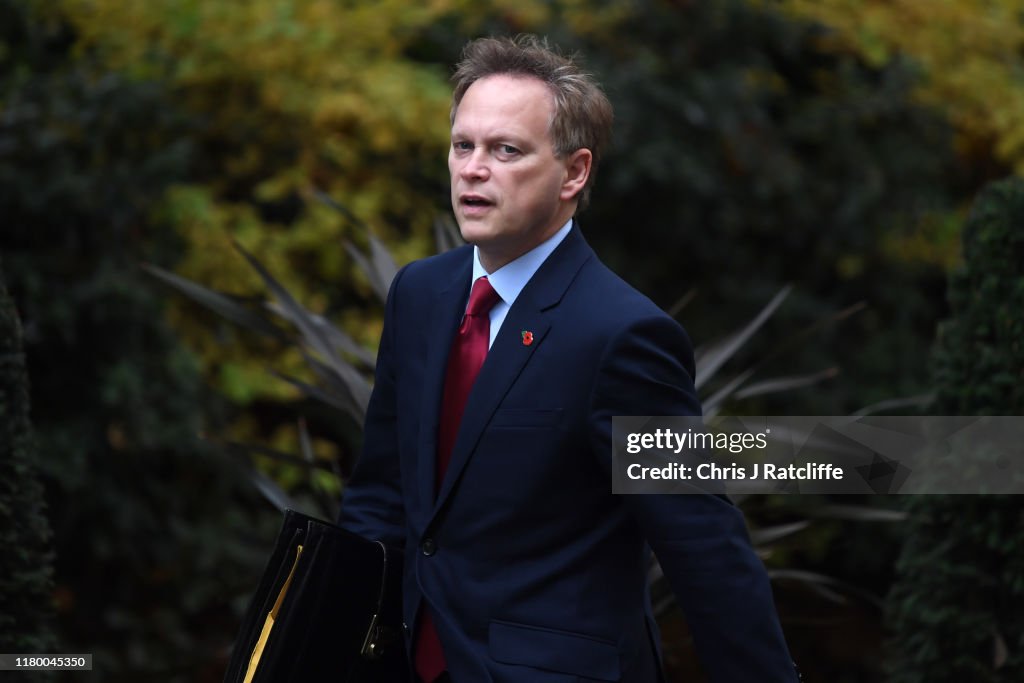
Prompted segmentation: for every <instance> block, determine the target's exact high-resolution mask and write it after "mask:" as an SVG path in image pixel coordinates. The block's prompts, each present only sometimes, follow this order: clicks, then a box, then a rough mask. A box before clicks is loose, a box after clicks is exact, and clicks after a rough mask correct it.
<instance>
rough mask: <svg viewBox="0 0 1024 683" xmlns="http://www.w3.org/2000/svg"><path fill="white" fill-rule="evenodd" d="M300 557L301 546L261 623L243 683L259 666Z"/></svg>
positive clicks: (254, 673) (248, 679)
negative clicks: (268, 611)
mask: <svg viewBox="0 0 1024 683" xmlns="http://www.w3.org/2000/svg"><path fill="white" fill-rule="evenodd" d="M301 556H302V546H301V545H300V546H298V548H297V549H296V551H295V561H294V562H292V568H291V571H289V572H288V578H287V579H285V580H284V585H283V586H281V592H279V593H278V594H277V600H275V601H274V606H273V607H272V608H271V609H270V613H269V614H267V619H266V621H264V622H263V630H262V631H261V632H260V637H259V639H258V640H257V641H256V647H254V648H253V649H252V655H250V656H249V668H248V669H246V670H245V681H244V683H252V677H253V676H255V675H256V669H257V667H258V666H259V664H260V657H262V656H263V648H265V647H266V646H267V639H268V638H270V629H272V628H274V620H276V619H277V613H278V611H279V610H280V609H281V603H282V602H284V596H285V594H286V593H287V592H288V586H290V585H291V583H292V577H293V576H295V568H296V567H298V566H299V558H300V557H301Z"/></svg>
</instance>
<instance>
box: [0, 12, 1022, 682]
mask: <svg viewBox="0 0 1024 683" xmlns="http://www.w3.org/2000/svg"><path fill="white" fill-rule="evenodd" d="M519 32H534V33H539V34H542V35H546V36H548V37H549V40H550V41H551V42H552V43H553V44H556V45H558V46H560V47H561V48H562V49H563V50H564V51H566V52H576V51H578V52H579V53H580V55H581V57H582V61H583V62H584V64H585V65H586V67H587V68H588V70H590V71H592V72H593V73H595V74H596V75H597V77H598V79H599V80H600V81H601V82H602V83H603V84H604V86H605V88H606V90H607V92H608V95H609V97H610V98H611V100H612V102H613V104H614V106H615V112H616V127H615V136H614V141H613V145H612V149H611V150H610V152H609V153H608V154H607V156H606V158H605V160H604V162H603V164H602V167H601V169H600V170H599V173H598V180H597V186H596V188H595V193H594V199H593V203H592V206H591V208H590V209H588V210H587V211H586V212H584V213H583V214H582V215H581V216H580V220H581V224H582V226H583V229H584V233H585V235H586V236H587V239H588V240H589V241H590V243H591V244H592V246H594V247H595V249H596V250H597V252H598V253H599V255H600V256H601V257H602V258H603V260H604V261H605V262H606V263H608V265H610V266H611V267H612V268H613V269H614V270H616V271H617V272H618V273H619V274H621V275H622V276H623V277H624V278H625V279H626V280H628V281H629V282H630V283H632V284H633V285H634V286H636V287H637V288H638V289H640V290H641V291H643V292H644V293H646V294H647V295H648V296H650V297H651V298H652V299H653V300H654V301H655V302H656V303H658V304H659V305H661V306H662V307H663V308H665V309H666V310H668V311H669V312H670V313H672V314H673V315H675V316H676V317H677V318H678V319H679V320H680V321H681V322H682V323H683V324H684V325H685V326H686V327H687V329H688V331H689V332H690V335H691V337H692V338H693V339H694V340H695V341H696V342H697V344H698V346H699V347H700V349H699V356H700V358H699V361H700V365H699V367H700V369H699V371H698V381H699V382H700V391H701V394H702V396H703V397H704V399H705V408H706V410H708V411H709V412H723V413H733V414H749V415H845V414H850V413H854V412H858V411H860V412H869V413H888V414H921V413H931V414H937V415H945V414H1009V415H1014V414H1022V412H1024V410H1022V409H1024V389H1022V388H1021V387H1024V349H1022V344H1021V340H1022V339H1024V322H1022V316H1021V311H1022V310H1024V273H1022V268H1021V264H1022V263H1024V189H1022V187H1021V181H1019V180H1018V176H1019V175H1020V174H1022V173H1024V0H942V1H940V0H934V1H928V2H925V1H922V0H819V1H816V2H808V1H805V0H774V1H772V0H707V1H703V2H698V1H695V0H631V1H625V0H490V1H487V2H481V1H479V0H478V1H473V2H471V1H469V0H421V1H419V2H413V1H412V0H379V1H377V2H370V1H360V0H350V1H345V0H246V1H245V2H237V1H236V0H205V1H204V2H197V1H194V0H149V1H147V2H135V3H125V2H118V1H117V0H0V281H2V282H3V283H5V289H3V290H0V345H2V348H0V652H9V653H14V652H62V653H82V652H88V653H93V654H94V656H95V659H94V671H93V672H92V673H91V674H65V675H63V676H60V677H54V678H53V679H50V680H68V681H74V680H83V679H84V678H85V677H86V676H89V677H90V678H91V680H97V681H111V682H115V683H120V682H122V681H168V682H178V681H198V682H206V681H219V680H220V679H221V676H222V675H223V669H224V666H225V665H226V662H227V657H228V655H229V652H230V647H231V644H232V641H233V638H234V636H235V631H236V629H237V628H238V625H239V621H240V618H241V614H242V611H243V609H244V607H245V605H246V602H247V600H248V597H249V595H250V593H251V592H252V591H253V590H254V589H255V586H256V583H257V581H258V579H259V576H260V573H261V572H262V569H263V565H264V563H265V561H266V560H267V556H268V553H269V550H270V547H271V543H272V540H273V538H274V537H275V535H276V532H277V528H278V525H279V524H280V521H281V516H280V512H279V510H280V508H281V507H283V506H293V507H297V508H299V509H302V510H304V511H306V512H310V513H312V514H317V515H319V516H321V517H325V518H331V517H333V516H334V515H335V514H336V511H337V500H338V497H339V495H340V492H341V490H342V487H343V482H344V478H345V476H346V475H347V473H348V472H350V471H351V467H352V464H353V461H354V458H355V455H356V454H357V453H358V449H359V447H360V444H361V423H360V417H361V414H362V412H361V411H362V410H363V409H364V407H365V398H366V395H367V392H368V387H369V384H368V382H369V380H370V377H371V374H370V372H371V371H370V368H372V361H373V353H374V350H375V347H376V344H377V340H378V336H379V333H380V328H381V321H382V304H381V297H382V295H383V293H384V292H386V287H387V283H388V281H389V278H390V275H391V274H392V273H393V272H394V268H395V266H396V264H397V265H401V264H404V263H406V262H408V261H410V260H412V259H415V258H420V257H423V256H427V255H429V254H431V253H434V252H435V251H437V250H438V249H443V248H446V247H448V246H450V245H451V243H452V242H451V240H452V226H453V222H452V220H451V218H450V205H449V199H448V174H447V167H446V154H447V147H448V107H449V97H450V87H449V84H448V77H449V75H450V73H451V66H452V64H453V63H454V62H455V61H456V60H457V58H458V54H459V51H460V49H461V47H462V45H463V44H464V43H465V42H466V41H467V40H468V39H470V38H473V37H477V36H481V35H488V34H515V33H519ZM740 504H741V506H742V508H743V510H744V512H745V514H746V515H747V518H748V521H749V524H750V527H751V530H752V534H753V537H754V541H755V544H756V545H757V548H758V550H759V552H760V553H761V555H762V556H763V557H764V559H765V562H766V564H767V566H768V567H769V570H770V571H771V573H772V576H773V579H774V585H775V589H776V597H777V600H778V603H779V608H780V613H781V616H782V620H783V626H784V629H785V631H786V634H787V638H788V640H789V642H790V646H791V649H792V651H793V655H794V657H795V659H796V660H797V661H798V662H799V663H800V665H801V668H802V669H803V670H804V674H805V677H806V680H808V681H829V682H835V683H846V682H854V681H858V682H860V681H863V682H868V681H893V682H902V683H912V682H916V681H929V682H931V683H934V682H936V681H957V682H965V681H967V682H973V681H979V682H987V681H998V682H1007V683H1008V682H1011V681H1014V682H1019V681H1022V680H1024V541H1022V540H1021V538H1020V536H1021V534H1020V529H1021V528H1024V506H1022V505H1021V504H1020V502H1018V501H1017V500H1016V499H1014V498H1013V497H1006V498H994V497H985V498H983V497H974V496H962V497H957V498H943V497H937V496H933V497H922V498H919V499H903V498H900V497H898V496H891V497H882V496H879V497H877V498H857V499H855V500H854V499H851V498H850V497H839V498H837V499H833V500H829V499H824V498H812V497H809V496H803V497H800V496H776V497H758V498H751V499H747V500H743V501H740ZM652 575H653V576H654V577H655V580H657V576H658V572H657V568H656V567H654V568H652ZM658 597H659V600H658V603H659V604H658V609H659V614H660V615H661V616H660V618H661V622H662V627H663V631H664V633H663V635H664V640H665V651H666V653H665V654H666V665H667V668H668V670H669V677H670V680H671V681H692V680H701V678H700V673H699V663H698V662H697V660H696V657H695V655H694V652H693V648H692V645H691V643H690V640H689V637H688V635H687V631H686V627H685V624H684V623H683V622H682V620H681V618H680V616H679V611H678V608H677V607H676V606H675V605H674V602H673V600H672V599H671V596H667V595H665V594H664V592H663V591H662V592H658ZM4 676H6V678H4ZM16 676H17V674H0V678H2V679H3V680H12V681H15V680H19V679H18V678H16ZM23 680H43V678H42V676H39V677H38V678H32V679H29V678H28V677H25V678H24V679H23Z"/></svg>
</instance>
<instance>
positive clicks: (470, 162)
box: [460, 148, 491, 181]
mask: <svg viewBox="0 0 1024 683" xmlns="http://www.w3.org/2000/svg"><path fill="white" fill-rule="evenodd" d="M460 174H461V175H462V179H463V180H476V181H480V180H487V179H488V178H489V177H490V176H491V167H490V160H489V159H488V157H487V153H486V151H485V150H483V149H480V148H477V149H474V150H473V153H472V154H470V155H469V156H468V157H467V158H466V159H465V163H463V164H462V170H461V171H460Z"/></svg>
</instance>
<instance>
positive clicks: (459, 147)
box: [452, 142, 473, 152]
mask: <svg viewBox="0 0 1024 683" xmlns="http://www.w3.org/2000/svg"><path fill="white" fill-rule="evenodd" d="M452 149H454V150H455V151H456V152H468V151H469V150H471V149H473V145H471V144H470V143H468V142H453V143H452Z"/></svg>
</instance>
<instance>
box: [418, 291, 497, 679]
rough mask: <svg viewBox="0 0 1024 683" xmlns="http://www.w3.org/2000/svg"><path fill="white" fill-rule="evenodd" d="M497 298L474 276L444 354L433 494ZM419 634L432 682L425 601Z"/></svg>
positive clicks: (437, 655) (434, 639) (423, 669)
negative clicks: (456, 330) (466, 303)
mask: <svg viewBox="0 0 1024 683" xmlns="http://www.w3.org/2000/svg"><path fill="white" fill-rule="evenodd" d="M500 299H501V297H499V296H498V293H497V292H495V291H494V288H493V287H491V283H490V282H488V281H487V277H486V276H485V277H481V278H478V279H477V281H476V282H474V283H473V291H472V292H470V294H469V306H467V307H466V314H465V316H463V318H462V325H460V326H459V333H458V334H457V335H456V336H455V341H453V342H452V350H451V353H450V354H449V356H448V369H447V372H446V374H445V379H444V397H443V399H442V402H441V421H440V424H439V425H438V433H437V467H436V473H435V479H434V492H435V494H436V493H437V492H438V491H440V490H441V483H442V482H443V481H444V475H445V473H446V472H447V471H448V462H449V461H450V460H451V457H452V448H453V447H454V446H455V437H456V435H457V434H458V433H459V423H460V422H462V413H463V412H464V411H465V409H466V399H467V398H468V397H469V391H470V389H472V388H473V382H475V381H476V376H477V375H478V374H479V373H480V368H481V367H482V366H483V364H484V358H486V357H487V347H488V344H489V342H490V338H491V318H490V312H491V308H493V307H494V304H496V303H498V301H499V300H500ZM419 621H420V623H419V629H418V631H419V636H418V637H417V639H416V648H415V650H416V674H417V675H418V676H419V677H420V678H421V679H423V680H424V681H426V683H433V681H434V680H435V679H436V678H437V677H438V676H439V675H440V674H441V672H442V671H444V670H445V668H446V664H445V659H444V652H443V651H442V650H441V640H440V639H439V638H438V636H437V629H436V628H435V627H434V620H433V618H431V616H430V612H429V611H428V609H427V606H426V604H425V603H424V605H423V606H422V607H421V608H420V615H419Z"/></svg>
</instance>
